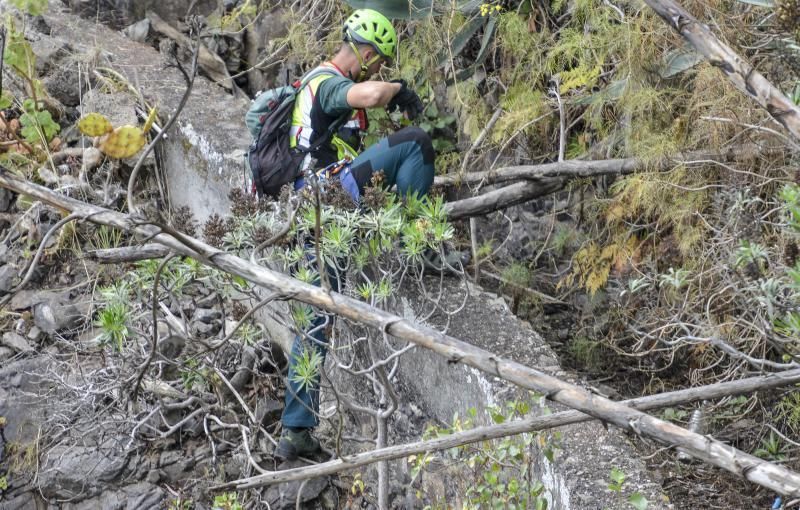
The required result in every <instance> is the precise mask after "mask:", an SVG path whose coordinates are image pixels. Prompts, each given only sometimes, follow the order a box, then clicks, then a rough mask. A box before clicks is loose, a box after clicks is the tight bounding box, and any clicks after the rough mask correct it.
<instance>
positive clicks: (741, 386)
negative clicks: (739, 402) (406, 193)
mask: <svg viewBox="0 0 800 510" xmlns="http://www.w3.org/2000/svg"><path fill="white" fill-rule="evenodd" d="M797 381H800V370H792V371H791V372H783V373H780V374H771V375H767V376H759V377H750V378H748V379H741V380H739V381H731V382H724V383H717V384H710V385H708V386H701V387H697V388H690V389H686V390H679V391H672V392H669V393H661V394H659V395H653V396H649V397H640V398H635V399H631V400H626V401H624V402H621V403H622V404H625V405H629V406H631V407H635V408H636V409H640V410H648V409H658V408H663V407H668V406H675V405H680V404H688V403H690V402H697V401H700V400H714V399H719V398H723V397H730V396H735V395H745V394H749V393H753V392H755V391H764V390H768V389H772V388H779V387H782V386H788V385H790V384H794V383H796V382H797ZM590 420H591V418H589V417H588V416H586V415H585V414H583V413H581V412H578V411H565V412H561V413H556V414H551V415H549V416H536V417H532V418H525V419H523V420H515V421H511V422H507V423H503V424H501V425H492V426H485V427H477V428H474V429H471V430H466V431H463V432H458V433H455V434H451V435H448V436H444V437H439V438H436V439H431V440H428V441H419V442H416V443H409V444H404V445H398V446H390V447H388V448H380V449H376V450H372V451H369V452H364V453H359V454H356V455H352V456H349V457H344V458H341V459H336V460H332V461H329V462H323V463H321V464H316V465H314V466H310V467H302V468H297V469H287V470H284V471H273V472H269V473H264V474H262V475H258V476H253V477H250V478H243V479H240V480H233V481H231V482H227V483H224V484H220V485H217V486H215V487H212V490H231V489H233V490H245V489H253V488H256V487H262V486H264V485H271V484H276V483H284V482H290V481H294V480H302V479H306V478H313V477H316V476H324V475H331V474H334V473H338V472H341V471H346V470H349V469H355V468H358V467H361V466H365V465H368V464H372V463H374V462H378V461H389V460H395V459H402V458H405V457H408V456H409V455H414V454H420V453H425V452H435V451H441V450H447V449H449V448H455V447H458V446H464V445H467V444H472V443H478V442H481V441H488V440H491V439H498V438H501V437H507V436H513V435H516V434H523V433H526V432H535V431H538V430H547V429H552V428H555V427H561V426H564V425H570V424H573V423H580V422H585V421H590Z"/></svg>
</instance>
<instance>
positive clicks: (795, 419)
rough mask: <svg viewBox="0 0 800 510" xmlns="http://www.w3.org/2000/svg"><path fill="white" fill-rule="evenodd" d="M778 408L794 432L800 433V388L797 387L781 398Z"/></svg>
mask: <svg viewBox="0 0 800 510" xmlns="http://www.w3.org/2000/svg"><path fill="white" fill-rule="evenodd" d="M777 410H778V415H779V416H780V417H781V418H783V419H784V420H786V424H787V425H788V426H789V428H790V429H791V430H792V432H794V433H795V434H798V433H800V390H799V389H798V388H797V387H795V388H792V390H791V391H790V392H789V393H788V394H787V395H785V396H784V397H783V398H781V400H780V402H779V403H778V407H777Z"/></svg>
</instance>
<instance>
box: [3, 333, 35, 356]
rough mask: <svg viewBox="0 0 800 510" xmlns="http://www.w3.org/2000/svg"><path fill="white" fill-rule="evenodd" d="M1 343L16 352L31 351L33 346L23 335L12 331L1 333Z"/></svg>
mask: <svg viewBox="0 0 800 510" xmlns="http://www.w3.org/2000/svg"><path fill="white" fill-rule="evenodd" d="M2 343H3V345H5V346H6V347H9V348H11V349H13V350H15V351H17V352H32V351H33V347H31V344H29V343H28V341H27V340H26V339H25V337H24V336H22V335H19V334H17V333H15V332H13V331H9V332H8V333H4V334H3V341H2Z"/></svg>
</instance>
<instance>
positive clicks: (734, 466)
mask: <svg viewBox="0 0 800 510" xmlns="http://www.w3.org/2000/svg"><path fill="white" fill-rule="evenodd" d="M0 186H2V187H4V188H7V189H10V190H12V191H15V192H17V193H24V194H26V195H30V196H31V197H33V198H35V199H38V200H41V201H42V202H44V203H47V204H50V205H52V206H55V207H58V208H61V209H63V210H66V211H69V212H71V213H76V214H78V215H80V216H82V217H83V218H84V219H86V220H89V221H91V222H92V223H99V224H104V225H109V226H113V227H117V228H122V229H125V230H129V231H134V232H136V233H139V234H141V235H144V236H147V237H149V238H151V239H152V240H153V241H154V242H157V243H160V244H163V245H165V246H167V247H169V248H170V249H171V250H173V251H175V252H176V253H180V254H182V255H186V256H189V257H192V258H195V259H197V260H198V261H200V262H203V263H205V264H207V265H210V266H213V267H216V268H217V269H220V270H222V271H225V272H227V273H230V274H233V275H236V276H239V277H241V278H244V279H245V280H247V281H249V282H251V283H253V284H255V285H259V286H262V287H265V288H267V289H269V290H272V291H274V292H277V293H279V294H280V295H281V296H285V298H287V299H296V300H298V301H302V302H303V303H307V304H309V305H312V306H316V307H318V308H322V309H324V310H327V311H328V312H331V313H334V314H336V315H340V316H342V317H344V318H346V319H349V320H352V321H355V322H358V323H361V324H366V325H368V326H371V327H373V328H376V329H378V330H380V331H382V332H386V333H388V334H390V335H393V336H395V337H397V338H400V339H403V340H406V341H408V342H412V343H414V344H416V345H418V346H420V347H424V348H426V349H429V350H431V351H433V352H435V353H437V354H439V355H441V356H443V357H445V358H446V359H447V360H448V362H450V363H464V364H466V365H469V366H472V367H474V368H477V369H479V370H482V371H484V372H486V373H487V374H490V375H493V376H496V377H500V378H501V379H504V380H507V381H510V382H512V383H514V384H516V385H518V386H521V387H523V388H527V389H529V390H533V391H536V392H539V393H542V394H544V395H545V396H546V397H547V398H548V399H550V400H553V401H555V402H559V403H561V404H564V405H565V406H567V407H570V408H572V409H577V410H579V411H582V412H584V413H585V414H588V415H591V416H594V417H595V418H599V419H601V420H603V421H605V422H608V423H611V424H613V425H616V426H618V427H620V428H623V429H626V430H630V431H632V432H634V433H635V434H637V435H640V436H643V437H648V438H651V439H654V440H656V441H658V442H659V443H661V444H664V445H666V446H669V447H674V446H680V447H681V448H683V449H684V450H685V451H686V452H687V453H688V454H690V455H691V456H693V457H696V458H698V459H700V460H703V461H705V462H707V463H709V464H713V465H715V466H718V467H721V468H723V469H726V470H728V471H730V472H732V473H734V474H736V475H738V476H741V477H743V478H745V479H747V480H749V481H751V482H753V483H756V484H759V485H762V486H764V487H767V488H769V489H770V490H773V491H775V492H777V493H778V494H786V495H791V496H793V497H800V475H799V474H797V473H795V472H793V471H791V470H789V469H787V468H785V467H784V466H780V465H776V464H771V463H769V462H767V461H765V460H763V459H759V458H757V457H754V456H753V455H749V454H747V453H745V452H742V451H740V450H737V449H736V448H733V447H731V446H728V445H726V444H724V443H721V442H719V441H716V440H715V439H713V438H710V437H704V436H701V435H700V434H696V433H694V432H691V431H688V430H686V429H684V428H681V427H678V426H677V425H674V424H672V423H668V422H665V421H663V420H659V419H657V418H654V417H652V416H649V415H647V414H644V413H642V412H641V411H637V410H635V409H633V408H630V407H628V406H626V405H624V404H620V403H618V402H613V401H611V400H609V399H607V398H604V397H601V396H599V395H594V394H592V393H589V392H588V391H586V390H584V389H582V388H580V387H578V386H576V385H574V384H570V383H568V382H565V381H562V380H560V379H557V378H555V377H553V376H551V375H548V374H546V373H543V372H540V371H538V370H535V369H533V368H530V367H526V366H524V365H522V364H520V363H516V362H514V361H510V360H507V359H504V358H501V357H499V356H497V355H496V354H495V353H492V352H489V351H486V350H484V349H480V348H478V347H475V346H474V345H471V344H469V343H467V342H464V341H462V340H458V339H456V338H453V337H451V336H449V335H445V334H443V333H441V332H439V331H437V330H435V329H433V328H431V327H429V326H425V325H421V324H416V323H413V322H411V321H409V320H407V319H404V318H402V317H399V316H397V315H394V314H391V313H388V312H386V311H384V310H380V309H377V308H374V307H372V306H370V305H368V304H366V303H363V302H361V301H358V300H356V299H353V298H350V297H347V296H344V295H342V294H339V293H336V292H332V291H326V290H324V289H321V288H319V287H315V286H313V285H310V284H308V283H304V282H301V281H299V280H296V279H294V278H291V277H289V276H286V275H284V274H281V273H278V272H275V271H271V270H269V269H266V268H264V267H261V266H258V265H256V264H253V263H251V262H250V261H247V260H244V259H241V258H239V257H237V256H235V255H232V254H230V253H226V252H223V251H221V250H219V249H216V248H214V247H212V246H209V245H207V244H205V243H203V242H201V241H199V240H196V239H194V238H192V237H189V236H187V235H184V234H181V233H179V232H176V231H174V230H172V231H168V230H165V229H164V228H161V227H158V226H155V225H152V224H149V223H147V222H145V221H142V220H138V219H137V218H134V217H132V216H130V215H125V214H121V213H118V212H115V211H111V210H108V209H103V208H101V207H97V206H94V205H91V204H87V203H85V202H81V201H79V200H76V199H74V198H70V197H67V196H64V195H60V194H58V193H56V192H54V191H52V190H50V189H48V188H45V187H43V186H39V185H37V184H33V183H30V182H28V181H26V180H24V179H21V178H20V177H18V176H16V175H15V174H13V173H11V172H10V171H8V170H6V169H5V168H2V167H0Z"/></svg>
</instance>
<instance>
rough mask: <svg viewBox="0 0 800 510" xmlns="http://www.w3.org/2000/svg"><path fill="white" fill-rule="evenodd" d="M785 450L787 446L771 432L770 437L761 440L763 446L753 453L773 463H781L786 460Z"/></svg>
mask: <svg viewBox="0 0 800 510" xmlns="http://www.w3.org/2000/svg"><path fill="white" fill-rule="evenodd" d="M785 449H786V446H785V445H784V444H783V443H782V442H781V439H780V437H779V436H778V435H777V434H775V432H772V431H770V433H769V436H768V437H765V438H763V439H762V440H761V446H760V447H759V448H757V449H756V451H755V452H753V455H755V456H756V457H761V458H762V459H767V460H769V461H771V462H780V461H782V460H784V459H785V458H786V452H785Z"/></svg>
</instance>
